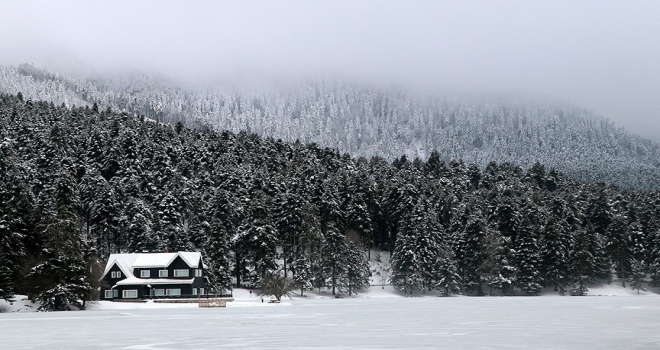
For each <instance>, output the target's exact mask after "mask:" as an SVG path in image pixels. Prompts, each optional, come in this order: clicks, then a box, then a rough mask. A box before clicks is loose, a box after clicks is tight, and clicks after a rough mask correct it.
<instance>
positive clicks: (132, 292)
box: [121, 289, 138, 299]
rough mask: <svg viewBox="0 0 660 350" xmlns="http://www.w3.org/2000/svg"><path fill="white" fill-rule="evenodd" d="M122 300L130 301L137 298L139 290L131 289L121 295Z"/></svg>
mask: <svg viewBox="0 0 660 350" xmlns="http://www.w3.org/2000/svg"><path fill="white" fill-rule="evenodd" d="M121 296H122V298H126V299H130V298H137V297H138V294H137V289H131V290H125V291H123V292H122V294H121Z"/></svg>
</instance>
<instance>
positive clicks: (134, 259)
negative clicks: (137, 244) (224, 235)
mask: <svg viewBox="0 0 660 350" xmlns="http://www.w3.org/2000/svg"><path fill="white" fill-rule="evenodd" d="M177 256H180V257H181V258H182V259H183V261H185V262H186V264H188V266H190V267H191V268H198V267H199V261H200V259H201V257H202V254H201V253H199V252H177V253H131V254H110V257H109V258H108V263H107V264H106V265H105V270H104V271H103V276H105V275H106V274H107V273H108V271H110V269H111V268H112V266H113V265H114V264H115V263H116V264H117V265H118V266H119V269H121V271H122V272H123V273H124V275H125V276H127V277H129V278H130V277H135V276H133V269H134V268H155V267H167V266H169V265H170V264H171V263H172V261H174V259H176V257H177Z"/></svg>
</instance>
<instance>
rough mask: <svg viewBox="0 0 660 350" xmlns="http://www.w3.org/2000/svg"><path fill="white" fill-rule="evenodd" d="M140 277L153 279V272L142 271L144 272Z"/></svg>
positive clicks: (141, 272)
mask: <svg viewBox="0 0 660 350" xmlns="http://www.w3.org/2000/svg"><path fill="white" fill-rule="evenodd" d="M140 277H142V278H149V277H151V271H149V270H142V271H140Z"/></svg>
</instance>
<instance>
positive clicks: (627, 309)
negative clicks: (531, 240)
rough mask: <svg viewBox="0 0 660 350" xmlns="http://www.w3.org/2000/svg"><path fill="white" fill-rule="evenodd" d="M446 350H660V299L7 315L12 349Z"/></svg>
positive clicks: (4, 333) (1, 321)
mask: <svg viewBox="0 0 660 350" xmlns="http://www.w3.org/2000/svg"><path fill="white" fill-rule="evenodd" d="M241 306H253V307H241ZM262 306H263V307H262ZM440 347H442V348H444V349H466V348H470V349H530V348H533V349H660V298H655V297H528V298H525V297H499V298H498V297H490V298H474V297H455V298H434V297H426V298H390V299H340V300H333V299H326V300H300V299H296V300H295V301H293V302H292V303H288V304H287V303H285V304H280V305H275V304H270V305H269V304H261V303H252V304H248V303H243V304H241V303H240V302H239V303H236V304H235V305H232V306H230V307H228V308H226V309H224V308H215V309H199V308H192V307H187V308H171V309H164V308H151V309H149V308H145V309H125V310H121V309H105V310H98V311H85V312H55V313H9V314H7V313H5V314H0V348H2V349H92V348H95V349H217V348H250V349H256V348H268V349H296V348H303V349H305V348H326V349H338V348H343V349H383V348H391V349H395V348H396V349H403V348H427V349H430V348H440Z"/></svg>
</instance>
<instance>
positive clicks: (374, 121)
mask: <svg viewBox="0 0 660 350" xmlns="http://www.w3.org/2000/svg"><path fill="white" fill-rule="evenodd" d="M0 92H5V93H11V94H16V93H18V92H22V93H23V95H24V96H25V97H26V98H30V99H34V100H37V99H39V100H42V99H43V100H48V101H53V102H54V103H55V104H57V105H59V104H61V103H64V104H65V105H67V106H72V105H79V106H80V105H84V104H87V105H90V106H91V105H92V104H93V103H97V104H98V105H99V106H101V108H102V109H104V108H105V107H108V106H109V107H112V108H113V109H114V110H118V111H127V112H129V113H138V114H142V115H144V116H146V117H147V118H150V119H154V120H157V121H162V122H170V123H176V122H178V121H181V122H183V123H184V124H186V125H189V126H198V127H199V126H203V125H208V126H212V127H214V128H216V129H217V130H229V131H232V132H234V133H237V132H239V131H247V132H248V133H257V134H259V135H261V136H266V137H274V138H280V139H282V140H284V141H288V142H293V141H295V140H300V141H301V142H303V143H308V142H314V143H317V144H319V145H322V146H324V147H330V148H336V149H338V150H339V151H340V152H342V153H344V152H347V153H349V154H351V155H353V156H366V157H371V156H380V157H383V158H385V159H387V160H393V159H395V158H398V157H400V156H401V155H403V154H405V155H407V157H408V158H409V159H413V158H415V157H420V158H421V159H425V158H427V157H428V155H429V154H430V153H431V152H432V151H433V150H437V151H438V152H439V155H440V157H441V159H443V160H444V161H446V162H449V161H450V160H451V159H462V160H463V161H465V162H466V163H476V164H478V165H479V166H480V167H482V168H483V167H485V166H486V165H487V164H488V163H489V162H497V163H503V162H510V163H513V164H516V165H519V166H521V167H523V168H529V167H531V166H532V165H533V164H534V163H536V162H540V163H542V164H545V165H546V166H547V167H551V168H556V169H558V170H560V171H562V172H563V173H565V174H567V175H570V176H572V177H573V178H575V179H577V180H580V181H600V182H605V183H608V184H615V185H618V186H621V187H625V188H645V189H655V188H657V187H658V184H659V183H660V181H658V179H660V147H659V146H658V144H657V143H654V142H652V141H650V140H648V139H644V138H642V137H639V136H636V135H634V134H630V133H628V132H626V131H625V130H623V129H621V128H618V127H617V126H616V125H614V124H613V123H612V122H610V121H608V120H606V119H603V118H601V117H599V116H597V115H594V114H593V113H592V112H590V111H587V110H584V109H581V108H577V107H573V106H567V105H562V104H559V103H548V102H538V101H537V102H527V101H524V100H515V99H507V98H492V97H491V98H468V97H446V96H443V95H434V94H430V93H413V91H412V90H407V89H403V88H397V87H394V86H390V87H385V88H373V87H369V86H362V85H357V84H349V83H346V82H341V81H327V80H320V81H311V82H310V81H308V82H302V83H297V84H284V85H281V86H278V88H258V89H254V88H229V87H214V88H212V89H196V88H191V87H186V86H185V85H183V84H178V83H175V82H171V81H166V80H163V79H158V78H154V77H152V76H147V75H133V76H130V77H125V78H121V79H119V78H116V79H102V78H98V79H88V80H81V79H74V78H69V77H64V76H61V75H58V74H55V73H52V72H48V71H45V70H40V69H37V68H35V67H33V66H30V65H21V66H19V67H0Z"/></svg>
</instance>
